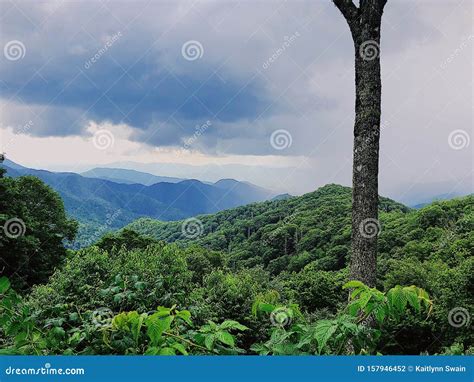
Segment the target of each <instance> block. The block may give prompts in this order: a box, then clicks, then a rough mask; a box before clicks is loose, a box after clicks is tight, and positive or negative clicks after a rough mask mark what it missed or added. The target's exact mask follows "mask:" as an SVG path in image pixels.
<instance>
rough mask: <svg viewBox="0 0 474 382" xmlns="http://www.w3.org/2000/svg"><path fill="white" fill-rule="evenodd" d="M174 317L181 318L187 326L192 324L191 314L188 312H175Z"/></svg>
mask: <svg viewBox="0 0 474 382" xmlns="http://www.w3.org/2000/svg"><path fill="white" fill-rule="evenodd" d="M176 317H178V318H181V319H182V320H183V321H185V322H186V323H187V324H189V325H192V324H193V323H192V322H191V313H190V312H189V311H188V310H181V311H179V312H177V313H176Z"/></svg>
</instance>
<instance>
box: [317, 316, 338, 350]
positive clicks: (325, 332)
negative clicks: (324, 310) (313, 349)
mask: <svg viewBox="0 0 474 382" xmlns="http://www.w3.org/2000/svg"><path fill="white" fill-rule="evenodd" d="M336 329H337V324H335V323H334V321H329V320H321V321H319V322H318V324H317V325H316V328H315V330H314V338H315V339H316V341H317V342H318V353H320V354H321V351H322V350H323V348H324V347H325V346H326V344H327V342H328V340H329V339H330V338H331V336H332V335H333V334H334V333H335V331H336Z"/></svg>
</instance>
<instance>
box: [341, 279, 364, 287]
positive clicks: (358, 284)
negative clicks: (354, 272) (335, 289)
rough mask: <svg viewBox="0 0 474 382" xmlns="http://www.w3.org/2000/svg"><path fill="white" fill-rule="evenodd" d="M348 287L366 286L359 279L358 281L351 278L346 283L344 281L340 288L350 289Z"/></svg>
mask: <svg viewBox="0 0 474 382" xmlns="http://www.w3.org/2000/svg"><path fill="white" fill-rule="evenodd" d="M350 288H363V289H365V288H367V287H366V286H365V284H364V283H363V282H361V281H358V280H352V281H349V282H347V283H345V284H344V285H343V287H342V289H350Z"/></svg>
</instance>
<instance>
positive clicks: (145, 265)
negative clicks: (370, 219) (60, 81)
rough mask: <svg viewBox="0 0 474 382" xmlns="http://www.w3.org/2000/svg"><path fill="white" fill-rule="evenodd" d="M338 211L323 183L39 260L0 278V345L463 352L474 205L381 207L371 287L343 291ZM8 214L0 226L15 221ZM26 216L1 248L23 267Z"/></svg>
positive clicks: (468, 339)
mask: <svg viewBox="0 0 474 382" xmlns="http://www.w3.org/2000/svg"><path fill="white" fill-rule="evenodd" d="M21 179H22V178H18V179H17V180H13V179H7V178H3V179H2V180H1V185H2V187H6V189H7V191H8V192H7V195H9V194H11V193H12V192H22V191H21V189H20V188H19V187H20V186H21V185H22V184H23V183H25V182H26V183H25V185H27V184H29V183H28V182H30V183H31V184H32V186H31V187H33V186H34V187H35V188H37V189H40V188H41V187H44V186H41V184H40V183H41V182H39V181H37V182H33V178H25V180H24V181H23V180H21ZM22 187H23V186H22ZM47 192H48V193H49V195H51V196H50V197H51V198H52V195H53V194H54V191H52V190H50V189H48V191H47ZM43 194H44V192H43ZM12 195H13V194H12ZM13 196H14V195H13ZM42 197H43V196H42V194H41V193H32V195H31V200H34V199H35V198H39V199H41V198H42ZM54 200H57V199H56V198H55V199H54ZM350 201H351V190H350V189H349V188H346V187H342V186H338V185H328V186H325V187H322V188H320V189H318V190H317V191H315V192H313V193H309V194H306V195H303V196H301V197H293V198H289V199H285V200H276V201H272V202H263V203H256V204H251V205H248V206H244V207H238V208H234V209H231V210H227V211H222V212H219V213H216V214H213V215H203V216H198V217H196V218H190V219H187V220H184V221H179V222H159V221H155V220H151V219H141V220H138V221H136V222H134V223H132V224H131V225H129V226H128V227H127V228H126V229H123V230H121V231H119V232H117V233H115V234H107V235H105V236H104V237H102V238H101V239H100V240H99V241H98V242H97V243H96V244H95V245H93V246H90V247H88V248H84V249H81V250H78V251H71V250H69V251H68V253H67V254H66V252H65V251H63V252H62V255H61V254H60V252H58V254H59V255H58V256H59V257H56V260H55V261H56V262H55V267H54V266H53V265H51V263H50V262H48V261H47V259H48V253H46V252H39V253H38V255H37V256H38V257H37V259H36V261H37V262H38V264H41V266H42V270H41V274H35V270H34V269H29V268H27V270H28V272H26V273H25V271H26V270H25V269H24V268H13V269H12V272H10V273H9V275H10V280H8V279H6V278H0V298H1V301H2V303H1V304H0V313H2V320H1V321H0V327H1V329H0V334H2V336H0V338H1V339H0V344H1V345H2V347H4V348H5V350H4V352H9V353H26V354H241V353H245V354H376V353H382V354H419V353H422V352H428V353H431V354H434V353H443V354H461V353H463V354H468V353H472V352H473V348H472V347H473V334H472V331H471V330H470V326H469V319H470V316H469V312H471V311H472V309H473V307H474V306H473V301H474V298H473V291H474V287H473V286H474V277H473V274H474V260H473V259H474V257H473V251H474V197H473V196H468V197H464V198H459V199H453V200H450V201H443V202H436V203H433V204H431V205H429V206H426V207H424V208H423V209H421V210H410V209H408V208H406V207H405V206H403V205H401V204H399V203H396V202H394V201H392V200H389V199H385V198H381V200H380V211H381V213H380V218H381V219H380V220H381V231H380V236H379V252H380V255H379V262H378V264H379V266H378V273H379V275H378V285H377V289H370V288H367V287H366V286H364V285H363V284H360V283H357V282H353V281H351V282H349V283H348V284H346V283H347V282H348V281H350V280H349V278H348V271H347V267H348V263H349V257H350V253H349V242H350V236H351V232H350ZM55 203H57V202H55ZM17 207H18V208H17V209H16V210H15V211H10V212H8V214H10V213H11V214H16V216H19V217H20V218H22V219H23V218H24V219H26V218H27V216H26V215H23V214H24V213H25V211H27V209H28V206H27V205H25V207H24V208H23V207H21V208H20V206H19V205H17ZM45 208H46V209H45V210H44V211H48V209H52V210H55V209H58V208H59V210H60V212H61V206H56V207H55V205H54V204H49V205H47V206H46V205H45ZM44 211H43V212H44ZM37 213H38V211H37V212H34V211H33V212H31V213H30V215H28V219H29V220H27V224H26V227H25V232H23V233H24V235H22V236H20V237H17V238H14V239H13V238H6V239H4V240H2V242H1V243H0V244H1V246H2V247H3V248H4V249H9V248H13V247H12V246H13V245H16V246H17V247H15V248H17V250H19V251H23V252H24V253H25V256H26V255H27V254H28V251H29V250H30V248H32V246H33V247H34V245H35V243H37V242H38V241H35V240H37V239H36V238H37V236H38V235H40V234H41V232H40V231H39V232H38V231H34V230H32V229H31V227H35V226H36V223H35V222H36V220H35V219H36V215H35V214H37ZM8 214H7V215H8ZM41 216H46V217H42V219H46V220H47V217H48V216H53V215H51V214H49V213H43V214H42V215H41ZM60 216H61V218H62V219H64V211H62V212H61V214H60ZM42 224H43V225H44V224H49V223H48V222H47V221H43V223H42ZM64 232H65V233H66V231H64ZM65 233H62V232H61V231H60V232H58V233H57V234H56V235H65ZM15 240H16V241H15ZM39 242H41V241H39ZM167 242H168V243H167ZM20 244H21V245H28V246H26V247H23V246H20V247H18V245H20ZM53 267H54V268H53ZM51 274H52V275H51ZM25 275H27V276H28V278H27V279H26V280H27V282H28V283H29V285H27V286H26V288H25V286H24V283H25ZM49 275H51V277H50V278H49V279H48V276H49ZM35 277H36V278H35ZM28 280H30V281H28ZM31 280H33V281H31ZM39 283H43V284H42V285H40V284H39ZM10 284H11V285H12V286H10ZM412 285H416V287H415V286H412ZM17 286H22V288H23V291H22V292H21V294H22V296H20V295H18V294H17V293H15V292H14V291H13V289H12V288H17ZM344 288H351V289H352V293H351V299H350V303H349V304H347V291H346V290H344ZM420 288H422V289H420ZM12 306H14V307H15V309H11V307H12ZM358 312H362V313H363V314H362V316H361V315H360V313H358ZM371 315H374V317H375V319H376V324H375V325H372V324H371V325H367V324H366V320H367V319H368V317H369V316H371ZM415 337H416V338H417V341H413V338H415Z"/></svg>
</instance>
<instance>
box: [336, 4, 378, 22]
mask: <svg viewBox="0 0 474 382" xmlns="http://www.w3.org/2000/svg"><path fill="white" fill-rule="evenodd" d="M332 1H333V3H334V5H335V6H336V7H337V8H338V9H339V10H340V11H341V13H342V15H343V16H344V18H345V19H346V20H347V22H348V23H349V25H351V23H352V22H353V21H355V19H356V18H357V16H358V14H359V9H358V8H357V7H356V6H355V4H354V3H353V2H352V0H332ZM380 1H387V0H380Z"/></svg>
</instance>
